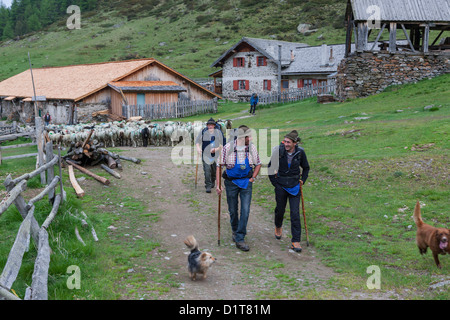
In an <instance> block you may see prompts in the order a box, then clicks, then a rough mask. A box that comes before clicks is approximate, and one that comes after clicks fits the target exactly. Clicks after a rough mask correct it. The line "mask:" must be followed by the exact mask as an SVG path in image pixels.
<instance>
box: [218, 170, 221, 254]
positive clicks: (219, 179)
mask: <svg viewBox="0 0 450 320" xmlns="http://www.w3.org/2000/svg"><path fill="white" fill-rule="evenodd" d="M221 177H222V166H221V165H220V164H219V176H218V177H217V185H218V186H219V188H220V189H222V181H221ZM221 202H222V192H221V193H220V194H219V208H218V215H217V244H218V245H219V246H220V209H221V207H222V206H221Z"/></svg>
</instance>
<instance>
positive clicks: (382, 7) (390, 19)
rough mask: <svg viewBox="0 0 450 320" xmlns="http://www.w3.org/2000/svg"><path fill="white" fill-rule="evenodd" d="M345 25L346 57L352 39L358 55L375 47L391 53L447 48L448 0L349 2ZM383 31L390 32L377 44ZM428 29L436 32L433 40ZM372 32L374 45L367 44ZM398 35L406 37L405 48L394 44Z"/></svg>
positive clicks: (361, 0)
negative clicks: (374, 35) (386, 37)
mask: <svg viewBox="0 0 450 320" xmlns="http://www.w3.org/2000/svg"><path fill="white" fill-rule="evenodd" d="M345 23H346V27H347V37H346V50H345V56H346V57H347V56H348V55H349V54H350V52H351V43H352V38H354V42H355V45H356V48H355V50H356V51H358V52H362V51H365V50H369V51H372V50H374V49H375V46H376V45H377V44H378V45H380V49H381V50H387V51H389V52H391V53H394V52H398V51H406V52H407V51H410V52H416V51H420V52H424V53H427V52H429V51H430V50H436V51H442V50H448V49H450V46H449V43H448V38H447V37H448V31H449V30H450V4H449V1H448V0H395V1H392V0H348V2H347V11H346V19H345ZM385 30H386V31H387V32H388V33H389V40H388V41H386V42H381V43H380V42H379V40H380V37H381V35H382V34H383V32H384V31H385ZM431 30H438V31H439V33H438V35H437V36H436V37H435V38H434V39H430V31H431ZM372 32H377V37H376V40H375V42H374V43H371V44H369V40H368V38H369V36H370V34H371V33H372ZM446 32H447V34H446ZM398 33H400V34H403V35H404V38H406V43H405V44H404V45H398V44H397V35H398ZM439 40H440V41H439ZM438 41H439V42H438Z"/></svg>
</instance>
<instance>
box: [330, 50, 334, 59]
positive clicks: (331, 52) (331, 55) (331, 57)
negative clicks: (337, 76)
mask: <svg viewBox="0 0 450 320" xmlns="http://www.w3.org/2000/svg"><path fill="white" fill-rule="evenodd" d="M333 60H334V57H333V47H331V48H330V61H333Z"/></svg>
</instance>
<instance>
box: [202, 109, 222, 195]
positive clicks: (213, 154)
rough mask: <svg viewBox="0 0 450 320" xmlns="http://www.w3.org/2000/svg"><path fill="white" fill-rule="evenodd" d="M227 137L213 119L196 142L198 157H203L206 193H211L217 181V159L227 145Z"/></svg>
mask: <svg viewBox="0 0 450 320" xmlns="http://www.w3.org/2000/svg"><path fill="white" fill-rule="evenodd" d="M225 143H226V140H225V137H224V135H223V133H222V131H221V130H220V125H219V124H217V123H216V121H215V120H214V119H213V118H210V119H209V120H208V122H207V123H206V128H204V129H203V130H202V131H201V132H200V134H199V135H198V136H197V139H196V140H195V145H196V147H197V152H198V156H199V157H200V156H201V159H202V164H203V172H204V175H205V188H206V193H211V189H212V188H213V187H214V185H215V181H216V159H217V157H218V155H219V151H220V149H221V147H223V145H225Z"/></svg>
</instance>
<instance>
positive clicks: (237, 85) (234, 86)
mask: <svg viewBox="0 0 450 320" xmlns="http://www.w3.org/2000/svg"><path fill="white" fill-rule="evenodd" d="M238 89H239V82H238V81H237V80H233V90H238Z"/></svg>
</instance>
